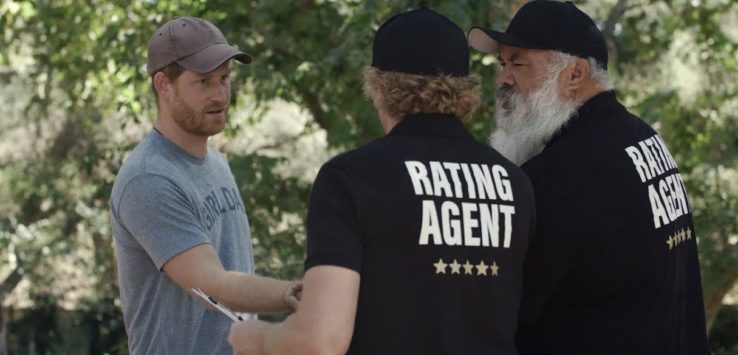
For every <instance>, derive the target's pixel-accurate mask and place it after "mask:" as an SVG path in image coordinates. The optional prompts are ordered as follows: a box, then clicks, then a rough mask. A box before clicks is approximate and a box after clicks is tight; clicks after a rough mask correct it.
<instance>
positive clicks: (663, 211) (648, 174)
mask: <svg viewBox="0 0 738 355" xmlns="http://www.w3.org/2000/svg"><path fill="white" fill-rule="evenodd" d="M625 152H626V153H627V154H628V156H629V157H630V159H631V161H632V162H633V165H634V166H635V169H636V171H637V172H638V176H639V177H640V178H641V182H643V183H647V184H648V199H649V201H650V202H651V211H652V212H653V224H654V228H656V229H659V228H661V227H663V226H665V225H667V224H670V223H672V222H674V221H676V220H677V219H678V218H679V217H681V216H683V215H686V214H688V213H690V211H691V207H690V206H689V202H688V200H687V192H686V189H685V188H684V183H683V182H682V177H681V175H679V173H677V172H673V173H669V172H671V171H672V170H676V163H675V162H674V158H672V156H671V154H669V150H668V149H667V148H666V145H665V144H664V142H663V141H662V140H661V137H659V136H658V135H654V136H652V137H649V138H648V139H644V140H642V141H640V142H638V144H634V145H632V146H629V147H627V148H625ZM670 247H671V245H670Z"/></svg>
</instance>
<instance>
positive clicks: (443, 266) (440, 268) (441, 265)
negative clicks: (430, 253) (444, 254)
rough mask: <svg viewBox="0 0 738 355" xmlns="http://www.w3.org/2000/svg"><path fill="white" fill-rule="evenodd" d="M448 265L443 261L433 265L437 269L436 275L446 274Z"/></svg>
mask: <svg viewBox="0 0 738 355" xmlns="http://www.w3.org/2000/svg"><path fill="white" fill-rule="evenodd" d="M446 265H448V264H446V263H444V262H443V259H438V262H437V263H435V264H433V266H435V267H436V274H445V273H446Z"/></svg>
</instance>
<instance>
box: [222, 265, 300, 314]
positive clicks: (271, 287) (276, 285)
mask: <svg viewBox="0 0 738 355" xmlns="http://www.w3.org/2000/svg"><path fill="white" fill-rule="evenodd" d="M289 285H290V282H288V281H281V280H276V279H271V278H268V277H263V276H259V275H253V274H244V273H241V272H235V271H226V272H225V273H223V276H222V277H221V278H220V280H217V281H216V282H214V284H213V285H212V286H211V287H212V288H213V290H212V291H211V294H210V295H211V296H212V297H214V298H215V299H217V300H218V301H219V302H221V303H223V304H225V305H226V306H228V307H229V308H231V309H233V310H235V311H238V312H254V313H269V312H281V311H285V310H288V308H287V305H286V304H285V303H284V300H283V296H284V293H285V290H286V289H287V287H288V286H289Z"/></svg>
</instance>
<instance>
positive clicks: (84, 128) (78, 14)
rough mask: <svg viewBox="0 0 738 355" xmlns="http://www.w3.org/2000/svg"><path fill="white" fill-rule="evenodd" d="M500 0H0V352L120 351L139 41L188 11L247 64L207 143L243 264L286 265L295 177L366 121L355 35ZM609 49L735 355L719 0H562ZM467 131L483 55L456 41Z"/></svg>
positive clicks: (367, 130)
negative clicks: (123, 175)
mask: <svg viewBox="0 0 738 355" xmlns="http://www.w3.org/2000/svg"><path fill="white" fill-rule="evenodd" d="M524 2H525V1H515V0H492V1H480V0H447V1H444V0H436V1H407V0H405V1H402V0H398V1H389V0H387V1H373V0H367V1H358V0H261V1H258V0H249V1H246V0H242V1H226V0H214V1H205V0H177V1H169V0H146V1H133V0H131V1H123V0H120V1H102V0H28V1H10V0H2V3H1V4H0V23H1V24H2V28H3V32H2V36H0V128H1V129H0V302H1V303H0V305H1V306H2V312H1V313H0V354H3V353H4V352H7V353H9V354H105V353H108V354H126V353H127V345H126V341H127V340H126V335H125V330H124V326H123V318H122V315H121V311H120V299H119V297H118V288H117V284H116V267H115V258H114V256H115V252H114V245H113V244H114V243H113V237H112V232H111V228H110V223H109V213H108V198H109V195H110V189H111V186H112V183H113V180H114V177H115V174H116V172H117V170H118V168H119V167H120V165H121V163H122V161H123V160H124V159H125V157H126V154H127V152H128V151H130V150H131V149H132V147H133V146H134V145H135V144H136V143H137V142H138V141H139V140H140V139H141V138H142V137H143V136H144V135H145V134H146V132H148V131H149V129H150V128H151V125H152V122H153V119H154V118H155V114H156V108H155V101H154V98H153V95H152V93H151V88H150V81H149V78H148V76H147V75H146V71H145V63H146V50H147V46H148V41H149V38H150V37H151V35H152V33H153V32H154V30H155V29H156V28H158V27H159V26H160V25H161V24H163V23H164V22H166V21H168V20H169V19H170V18H171V17H172V16H175V15H189V16H198V17H203V18H206V19H208V20H210V21H211V22H213V23H214V24H216V26H218V27H219V28H220V29H221V30H222V31H223V33H224V34H225V36H226V38H228V40H229V41H230V42H231V44H234V45H235V46H237V47H239V48H241V49H242V50H244V51H246V52H247V53H249V54H251V56H252V57H253V58H254V61H253V63H252V64H251V65H233V66H232V69H233V71H234V77H233V81H234V85H233V88H234V95H233V101H234V102H233V106H232V108H231V113H230V123H229V126H228V128H227V129H226V131H225V132H224V133H223V134H220V135H218V136H216V137H214V138H213V139H211V143H212V144H213V145H215V146H217V147H218V148H219V149H220V150H221V151H223V152H225V153H226V154H227V156H228V157H229V160H230V163H231V167H232V169H233V172H234V174H235V175H236V179H237V182H238V184H239V186H240V188H241V193H242V196H243V200H244V201H245V203H246V207H247V211H248V215H249V218H250V221H251V223H252V228H253V230H252V232H253V235H254V244H255V252H256V263H257V269H258V272H259V273H261V274H265V275H270V276H275V277H280V278H290V279H296V278H299V277H300V276H301V274H302V261H303V258H304V248H305V229H304V226H303V219H304V217H305V212H306V202H307V198H308V195H309V191H310V186H311V182H312V179H313V178H314V177H315V174H316V172H317V169H318V167H319V166H320V165H321V164H322V163H323V162H325V161H326V160H327V159H328V158H329V157H331V156H333V155H335V154H337V153H340V152H343V151H345V150H347V149H350V148H353V147H356V146H359V145H362V144H364V143H367V142H368V141H370V140H372V139H375V138H378V137H380V136H381V135H382V130H381V127H380V125H379V122H378V120H377V117H376V114H375V112H374V110H373V109H372V107H371V106H370V104H369V103H368V101H367V100H366V99H365V98H364V97H363V95H362V91H361V75H362V71H363V68H364V67H365V66H366V65H368V64H369V63H370V61H371V42H372V38H373V34H374V30H376V28H377V27H378V26H379V24H381V23H382V22H383V21H384V20H385V19H386V18H388V17H389V16H390V15H392V14H395V13H397V12H400V11H403V10H406V9H409V8H411V7H417V6H421V5H422V6H429V7H431V8H433V9H435V10H437V11H439V12H441V13H443V14H445V15H447V16H448V17H450V18H451V19H453V20H454V21H455V22H456V23H457V24H459V26H461V27H462V28H463V29H465V30H466V29H469V28H470V27H471V26H472V25H479V26H485V27H493V28H496V29H500V30H504V28H505V27H506V25H507V22H508V21H509V18H510V16H511V15H512V14H513V13H514V11H515V10H516V9H517V8H518V7H519V6H520V5H522V3H524ZM575 3H577V4H578V5H579V6H580V7H581V8H582V9H584V10H585V12H587V13H588V14H590V15H591V16H592V17H593V18H594V19H595V20H596V22H597V23H598V24H599V26H600V28H601V30H602V31H603V33H604V34H605V36H606V38H607V40H608V43H609V47H610V63H609V70H610V72H611V74H612V75H613V76H614V78H615V81H616V88H617V92H618V96H619V98H620V99H621V100H622V101H623V102H624V103H625V104H626V106H627V107H628V108H629V109H631V110H632V111H633V112H634V113H636V114H638V115H640V116H641V117H642V118H643V119H645V120H646V121H648V122H649V123H650V124H652V125H653V126H654V127H655V128H656V129H657V130H658V131H659V132H660V133H661V135H662V136H663V138H664V139H665V141H666V142H667V144H668V146H669V148H670V150H671V152H672V153H673V155H674V157H675V159H676V161H677V162H678V164H679V167H680V169H681V175H682V177H683V179H684V180H685V183H686V184H687V188H688V192H689V195H690V198H691V202H692V205H693V207H694V208H693V209H694V218H695V222H696V224H697V226H696V231H697V235H698V243H699V249H700V258H701V260H700V261H701V264H702V277H703V286H704V298H705V307H706V311H707V318H708V319H707V321H708V324H709V327H710V344H711V347H712V349H713V351H714V354H738V307H737V306H736V304H738V290H736V286H735V285H736V280H737V279H738V171H737V170H736V169H738V2H736V1H734V0H596V1H595V0H591V1H575ZM472 70H473V71H474V72H475V73H477V74H479V75H480V76H482V78H483V81H484V104H483V107H482V109H481V110H480V111H479V112H478V114H477V115H476V116H475V117H474V118H473V120H471V122H469V124H468V128H469V129H470V130H471V131H472V132H473V134H474V135H475V137H476V138H477V139H479V140H480V141H486V140H487V139H488V135H489V133H490V130H491V128H492V127H491V124H492V123H491V120H492V117H493V112H494V97H493V92H494V77H495V73H496V71H498V65H497V62H496V59H495V58H494V56H490V55H483V54H481V53H477V52H473V53H472Z"/></svg>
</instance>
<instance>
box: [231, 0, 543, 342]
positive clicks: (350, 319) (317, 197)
mask: <svg viewBox="0 0 738 355" xmlns="http://www.w3.org/2000/svg"><path fill="white" fill-rule="evenodd" d="M364 84H365V91H366V93H367V94H368V96H369V97H370V98H371V100H372V102H373V103H374V106H375V107H376V109H377V111H378V113H379V119H380V122H381V123H382V126H383V127H384V130H385V132H386V133H387V134H386V136H385V137H384V138H381V139H378V140H376V141H374V142H372V143H370V144H368V145H366V146H364V147H361V148H359V149H356V150H354V151H351V152H348V153H346V154H342V155H339V156H337V157H335V158H333V159H331V160H330V161H329V162H328V163H326V164H325V165H323V167H322V168H321V170H320V173H319V174H318V177H317V178H316V180H315V184H314V186H313V191H312V195H311V197H310V206H309V211H308V220H307V230H308V245H307V260H306V262H305V268H306V272H305V277H304V293H303V297H302V302H301V304H300V309H299V310H298V311H297V312H296V313H295V314H294V315H292V316H291V317H289V318H288V319H287V320H286V321H285V322H283V323H280V324H267V323H262V322H257V321H247V322H243V323H237V324H235V325H234V326H233V328H232V330H231V336H230V342H231V344H232V345H233V347H234V349H235V350H236V352H237V353H239V354H343V353H346V352H347V351H348V353H349V354H459V355H461V354H463V355H469V354H497V355H506V354H515V347H514V341H513V339H514V332H515V325H516V321H517V309H518V302H519V297H520V290H521V278H522V263H523V255H524V253H525V250H526V248H527V244H528V239H529V238H530V233H531V232H532V230H533V228H532V226H533V221H534V213H533V210H534V209H533V205H532V203H533V195H532V190H531V186H530V183H529V181H528V179H527V178H526V176H525V175H524V174H523V173H522V171H521V170H520V169H519V168H517V167H516V166H515V165H514V164H513V163H511V162H510V161H508V160H507V159H505V158H503V157H502V156H501V155H500V154H499V153H497V152H496V151H494V150H493V149H492V148H490V147H489V146H487V145H485V144H481V143H479V142H476V141H475V140H474V139H473V138H472V136H471V135H470V134H469V133H468V132H467V130H466V129H465V128H464V125H463V123H462V119H465V118H467V117H469V116H471V115H472V114H473V113H474V111H475V110H476V108H477V106H478V105H479V101H480V99H479V94H480V93H479V87H480V83H479V79H478V78H477V77H475V76H470V75H469V49H468V45H467V42H466V37H465V36H464V33H463V32H462V31H461V29H460V28H459V27H458V26H456V25H455V24H454V23H453V22H451V21H450V20H449V19H447V18H446V17H444V16H442V15H440V14H438V13H435V12H433V11H431V10H428V9H419V10H414V11H410V12H406V13H402V14H400V15H397V16H395V17H393V18H391V19H389V20H388V21H387V22H385V23H384V24H383V25H382V26H381V27H380V28H379V30H378V31H377V33H376V36H375V39H374V50H373V60H372V65H371V68H369V69H368V70H367V72H366V74H365V77H364Z"/></svg>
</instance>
